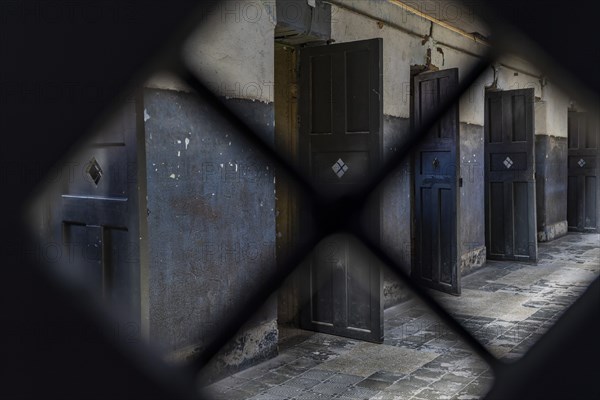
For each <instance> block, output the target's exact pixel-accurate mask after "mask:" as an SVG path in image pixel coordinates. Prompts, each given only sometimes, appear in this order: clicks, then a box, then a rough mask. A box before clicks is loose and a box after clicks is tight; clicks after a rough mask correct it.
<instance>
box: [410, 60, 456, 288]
mask: <svg viewBox="0 0 600 400" xmlns="http://www.w3.org/2000/svg"><path fill="white" fill-rule="evenodd" d="M457 85H458V69H456V68H455V69H448V70H443V71H436V72H425V73H422V74H419V75H417V76H415V77H414V80H413V90H414V93H413V107H412V108H413V111H412V114H413V126H414V127H415V128H418V127H419V126H420V125H421V124H423V123H424V122H425V121H426V119H427V118H429V117H430V116H431V115H432V114H433V113H434V112H435V110H436V109H437V107H438V106H440V104H441V102H443V101H444V99H445V98H446V96H448V95H449V94H450V93H451V91H452V90H454V89H455V88H456V86H457ZM457 156H458V106H457V105H456V104H455V105H453V106H452V108H451V110H450V111H449V112H448V113H447V114H446V115H445V116H444V117H443V118H442V119H441V120H440V121H439V122H438V123H436V124H435V126H434V127H433V129H432V130H431V131H430V132H429V133H428V134H427V135H426V136H425V137H424V138H423V140H422V141H421V142H420V143H419V145H418V146H417V147H416V149H415V151H414V153H413V170H414V187H413V192H414V212H413V237H414V243H415V246H414V250H415V251H414V252H413V260H412V270H411V276H412V278H413V279H414V280H415V281H417V282H418V283H420V284H422V285H424V286H427V287H430V288H433V289H437V290H441V291H443V292H446V293H451V294H456V295H458V294H460V274H459V271H458V266H459V264H458V251H457V248H458V235H457V210H458V171H457V165H458V163H457Z"/></svg>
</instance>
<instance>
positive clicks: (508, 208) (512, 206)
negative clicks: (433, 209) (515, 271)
mask: <svg viewBox="0 0 600 400" xmlns="http://www.w3.org/2000/svg"><path fill="white" fill-rule="evenodd" d="M533 107H534V92H533V89H519V90H507V91H488V92H486V94H485V127H484V131H485V135H484V136H485V143H484V148H485V215H486V221H485V239H486V240H485V244H486V250H487V257H488V258H490V259H495V260H521V261H534V262H535V261H537V227H536V210H535V162H534V161H535V153H534V143H535V138H534V109H533Z"/></svg>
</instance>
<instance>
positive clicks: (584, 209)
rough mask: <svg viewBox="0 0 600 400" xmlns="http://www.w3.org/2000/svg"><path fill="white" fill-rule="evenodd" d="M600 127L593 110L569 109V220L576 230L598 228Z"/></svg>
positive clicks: (571, 226) (596, 229)
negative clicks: (591, 113)
mask: <svg viewBox="0 0 600 400" xmlns="http://www.w3.org/2000/svg"><path fill="white" fill-rule="evenodd" d="M599 131H600V130H599V128H598V122H597V120H594V118H592V116H591V115H590V114H589V113H583V112H573V111H570V112H569V140H568V141H569V155H568V161H567V163H568V177H569V178H568V187H567V222H568V224H569V230H572V231H578V232H597V231H598V222H599V221H598V213H599V210H598V209H599V206H600V204H599V202H598V197H600V186H599V185H598V175H599V168H600V167H599V165H598V160H599V158H600V157H599V149H600V143H599V141H600V137H599V136H600V133H599Z"/></svg>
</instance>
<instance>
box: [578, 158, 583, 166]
mask: <svg viewBox="0 0 600 400" xmlns="http://www.w3.org/2000/svg"><path fill="white" fill-rule="evenodd" d="M577 164H579V166H580V167H581V168H583V166H584V165H585V160H584V159H583V158H580V159H579V161H578V162H577Z"/></svg>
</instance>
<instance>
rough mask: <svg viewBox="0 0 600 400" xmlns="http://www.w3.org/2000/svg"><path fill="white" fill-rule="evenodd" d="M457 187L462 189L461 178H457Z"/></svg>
mask: <svg viewBox="0 0 600 400" xmlns="http://www.w3.org/2000/svg"><path fill="white" fill-rule="evenodd" d="M458 187H462V178H458Z"/></svg>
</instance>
